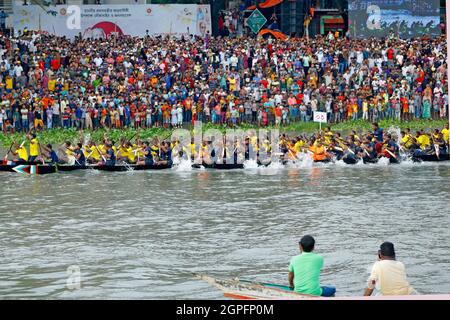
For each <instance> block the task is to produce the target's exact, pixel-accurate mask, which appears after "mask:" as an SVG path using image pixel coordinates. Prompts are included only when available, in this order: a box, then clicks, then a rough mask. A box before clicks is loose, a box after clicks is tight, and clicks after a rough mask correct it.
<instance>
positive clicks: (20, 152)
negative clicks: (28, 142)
mask: <svg viewBox="0 0 450 320" xmlns="http://www.w3.org/2000/svg"><path fill="white" fill-rule="evenodd" d="M24 144H25V141H24V142H22V144H21V145H18V144H17V143H15V144H14V145H15V146H16V147H17V148H16V150H15V151H12V155H13V157H15V156H18V158H15V159H14V161H20V162H27V161H28V151H27V148H25V146H24Z"/></svg>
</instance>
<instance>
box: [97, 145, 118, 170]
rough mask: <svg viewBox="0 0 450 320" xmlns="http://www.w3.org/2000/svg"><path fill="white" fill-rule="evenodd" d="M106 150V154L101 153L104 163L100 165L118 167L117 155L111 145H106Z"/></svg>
mask: <svg viewBox="0 0 450 320" xmlns="http://www.w3.org/2000/svg"><path fill="white" fill-rule="evenodd" d="M105 149H106V152H105V153H104V154H103V153H101V156H102V158H103V161H102V162H100V163H99V164H100V165H104V166H108V167H112V166H115V165H116V155H115V154H114V150H113V148H112V145H111V144H110V143H105Z"/></svg>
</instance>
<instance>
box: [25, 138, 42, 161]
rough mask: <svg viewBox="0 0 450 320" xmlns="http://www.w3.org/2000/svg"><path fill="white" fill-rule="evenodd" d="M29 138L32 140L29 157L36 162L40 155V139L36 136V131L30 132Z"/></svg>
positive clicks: (29, 159)
mask: <svg viewBox="0 0 450 320" xmlns="http://www.w3.org/2000/svg"><path fill="white" fill-rule="evenodd" d="M27 139H28V140H29V141H30V157H29V158H28V161H30V162H34V161H35V160H36V159H37V157H38V156H39V141H38V139H37V138H36V134H35V133H31V134H29V135H28V136H27Z"/></svg>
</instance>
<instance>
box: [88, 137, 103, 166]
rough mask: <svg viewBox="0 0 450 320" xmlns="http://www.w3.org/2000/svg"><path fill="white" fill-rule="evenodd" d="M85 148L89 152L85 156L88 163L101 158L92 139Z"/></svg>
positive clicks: (98, 160) (96, 161) (95, 161)
mask: <svg viewBox="0 0 450 320" xmlns="http://www.w3.org/2000/svg"><path fill="white" fill-rule="evenodd" d="M86 149H87V150H88V151H89V153H88V155H87V156H85V157H86V160H87V161H88V162H89V163H98V162H100V161H101V160H102V156H101V155H100V153H99V152H98V148H97V147H96V145H95V143H94V142H93V141H90V142H89V144H88V147H87V148H86Z"/></svg>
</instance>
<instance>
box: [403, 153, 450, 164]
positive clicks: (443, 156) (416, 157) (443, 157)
mask: <svg viewBox="0 0 450 320" xmlns="http://www.w3.org/2000/svg"><path fill="white" fill-rule="evenodd" d="M412 160H413V161H415V162H422V161H425V162H428V161H430V162H438V161H448V160H450V155H449V154H448V153H441V154H439V157H438V156H436V155H435V154H421V155H414V156H412Z"/></svg>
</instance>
